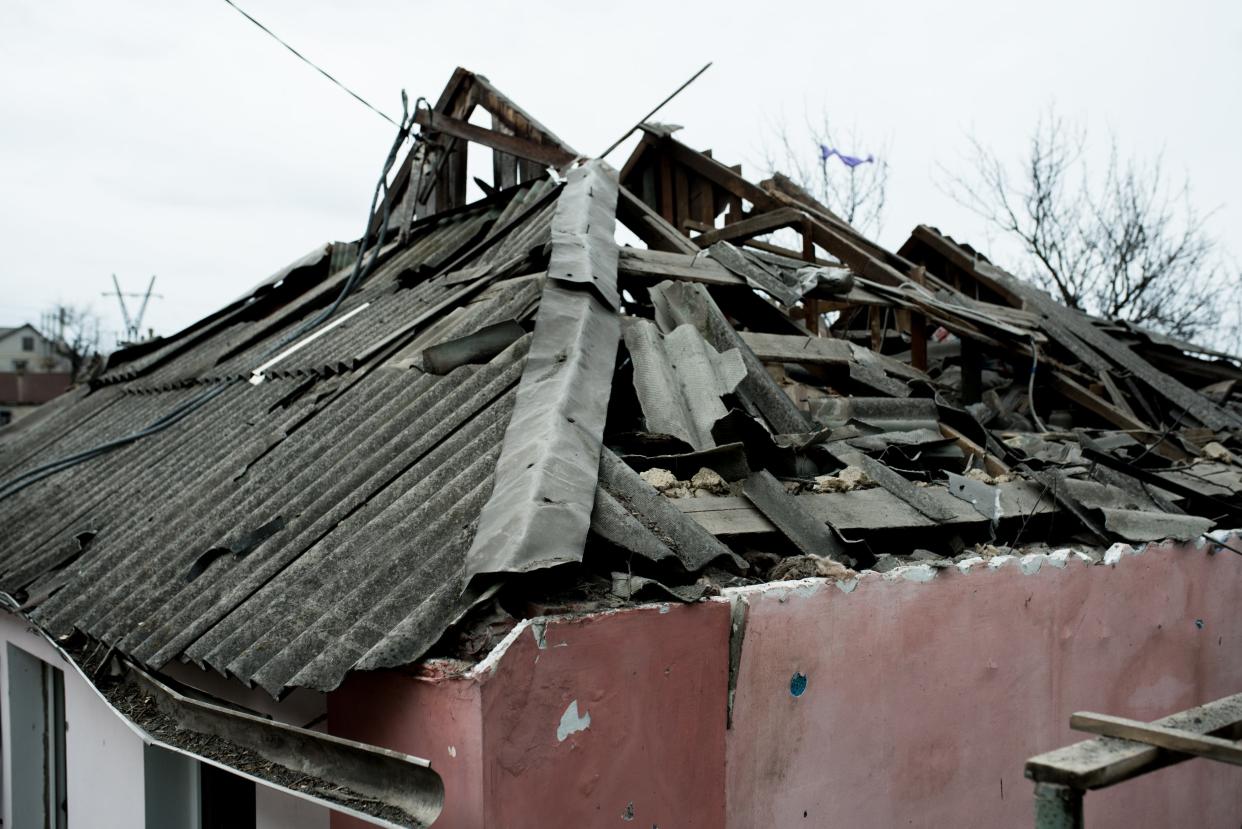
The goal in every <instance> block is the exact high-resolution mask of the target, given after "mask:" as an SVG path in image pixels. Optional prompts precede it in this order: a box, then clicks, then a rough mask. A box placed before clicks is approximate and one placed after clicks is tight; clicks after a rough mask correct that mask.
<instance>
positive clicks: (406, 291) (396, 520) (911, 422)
mask: <svg viewBox="0 0 1242 829" xmlns="http://www.w3.org/2000/svg"><path fill="white" fill-rule="evenodd" d="M476 106H481V107H484V108H485V109H487V110H488V111H489V112H491V113H492V114H493V115H494V116H495V117H496V119H497V123H498V124H499V126H500V127H502V129H497V130H487V129H484V128H481V127H475V126H473V125H471V124H469V123H468V118H469V114H470V111H471V110H472V109H473V108H474V107H476ZM419 112H420V113H421V114H420V115H419V116H418V118H417V119H416V120H417V123H419V124H420V125H422V127H423V130H422V132H421V133H420V136H419V140H418V141H417V142H416V143H415V145H414V147H413V149H412V150H411V151H410V152H409V154H408V155H407V157H406V159H405V161H404V162H403V163H402V165H401V166H400V168H399V169H398V170H397V172H396V174H395V175H394V176H393V179H392V182H391V185H390V187H389V190H388V195H387V196H386V199H387V203H386V204H385V205H383V209H382V212H383V213H384V214H386V215H394V216H397V217H399V218H398V220H397V222H396V224H395V225H394V226H393V227H391V228H389V232H388V233H387V234H382V233H381V232H380V231H381V228H382V227H383V222H382V221H380V219H379V214H380V212H381V211H377V214H376V216H375V217H373V219H372V222H371V230H370V231H369V233H368V234H367V236H366V237H365V238H364V239H363V240H360V242H359V243H353V244H341V243H334V244H329V245H324V246H322V247H321V248H318V249H316V250H315V251H312V252H311V253H310V254H308V255H307V256H304V257H302V258H301V259H299V260H297V261H296V262H294V263H293V264H292V265H291V266H289V267H288V268H286V269H284V270H283V271H281V272H280V273H278V274H275V275H273V276H272V277H270V278H268V279H266V280H264V281H263V282H261V283H260V284H259V285H258V286H257V287H256V288H255V289H254V290H253V291H252V292H250V293H249V294H247V295H246V296H244V297H242V298H240V299H239V300H237V301H235V302H233V303H231V304H230V305H228V306H226V307H225V308H223V309H221V310H220V311H217V312H216V313H214V314H211V315H209V316H207V317H205V318H204V319H203V320H202V321H200V322H199V323H196V324H195V325H193V326H190V327H189V328H187V329H186V330H184V331H182V332H180V333H179V334H177V335H175V336H173V337H169V338H167V339H165V340H161V341H156V342H153V343H148V344H143V345H140V346H136V347H134V348H131V349H127V350H126V351H124V352H121V353H119V354H117V355H114V356H113V359H112V360H111V361H110V365H109V367H108V369H107V370H106V371H105V372H104V373H103V374H102V375H101V376H99V377H98V378H96V379H95V381H94V382H93V383H92V384H91V386H90V387H89V388H82V389H77V390H75V391H73V392H71V393H70V394H67V395H65V396H63V397H62V398H60V399H59V400H57V401H54V402H53V403H52V404H50V405H49V406H47V407H46V408H45V409H44V410H42V411H40V412H39V413H36V414H35V415H32V416H31V417H30V418H28V419H27V420H26V421H22V422H19V423H18V424H17V425H16V426H14V427H10V428H8V429H5V430H3V431H0V519H2V522H3V523H2V524H0V526H2V529H0V589H2V590H3V591H4V592H6V593H8V594H9V595H11V596H14V597H16V598H17V599H18V600H19V601H21V602H22V603H24V605H25V607H26V609H27V611H28V612H29V613H30V614H31V618H33V619H34V620H35V621H36V622H37V623H38V624H40V625H42V626H44V627H45V628H47V629H48V630H51V631H54V632H56V633H68V632H73V631H76V632H79V633H81V634H84V635H85V636H86V637H89V638H90V639H93V640H98V641H100V642H103V643H106V644H108V645H111V646H114V647H116V648H117V649H118V650H119V651H120V652H122V653H125V654H127V655H128V656H129V657H130V658H132V659H133V660H135V661H137V662H139V663H141V664H143V665H145V666H147V667H149V668H155V669H158V668H159V667H160V666H162V665H163V664H166V663H168V662H169V661H171V660H174V659H183V660H191V661H194V662H197V663H199V664H200V665H203V666H210V667H212V668H214V669H216V670H218V671H220V672H223V673H225V674H228V675H232V676H234V677H237V678H238V679H240V680H242V681H244V682H246V683H257V684H259V685H262V686H263V687H264V688H266V689H268V690H269V691H271V692H272V693H274V694H278V693H280V692H282V691H283V690H285V689H287V688H290V687H295V686H300V687H309V688H317V689H330V688H333V687H335V686H336V685H337V684H338V683H339V682H340V681H341V680H342V678H343V677H344V676H345V674H346V673H347V672H349V671H351V670H367V669H375V668H382V667H391V666H398V665H403V664H407V663H410V662H412V661H414V660H417V659H418V658H420V657H422V656H423V655H425V654H426V653H428V652H429V651H430V650H432V649H434V648H436V647H444V646H445V644H444V642H445V639H444V634H445V632H446V631H448V630H451V629H454V626H455V625H464V624H467V623H468V622H469V619H470V618H471V616H470V613H471V609H472V608H475V607H478V606H480V605H483V606H485V607H487V608H491V610H489V611H487V612H488V613H491V614H493V615H495V614H499V615H501V616H504V615H506V614H507V611H503V607H509V608H514V607H518V606H523V605H524V603H527V600H528V599H529V597H530V595H533V594H532V593H531V591H535V592H538V589H539V585H546V586H547V590H548V591H556V590H561V589H562V588H565V586H566V585H570V586H571V587H573V589H574V590H583V591H586V593H587V594H590V595H609V596H611V598H612V600H624V601H628V600H632V599H633V598H634V597H635V589H634V588H635V585H636V584H642V585H645V586H647V587H651V588H652V589H653V590H654V591H655V593H656V594H660V595H670V596H681V597H686V598H693V597H699V596H702V595H705V594H707V593H710V592H711V591H712V590H714V589H716V588H718V587H719V586H721V585H725V584H733V583H747V582H754V581H760V580H763V579H765V578H769V577H779V576H780V574H781V573H786V572H790V570H789V568H788V567H785V566H783V565H782V564H781V562H782V561H784V560H786V559H787V558H788V557H790V556H791V555H798V554H801V555H811V556H821V557H828V558H834V559H836V561H837V562H852V563H853V564H854V566H859V567H867V566H873V565H876V563H877V562H878V561H879V560H880V557H881V555H887V554H890V553H909V552H913V551H914V550H915V548H916V547H917V548H923V550H924V552H925V553H926V551H927V550H931V551H933V552H934V553H937V554H940V555H943V556H945V557H946V558H947V557H950V556H954V555H956V556H958V557H961V556H964V555H974V554H976V553H977V552H979V551H980V550H993V551H995V550H1000V549H1011V548H1020V547H1022V546H1023V545H1029V544H1032V543H1041V544H1042V543H1072V542H1075V541H1077V540H1082V539H1085V540H1086V543H1088V544H1090V545H1095V546H1099V545H1101V544H1103V543H1105V542H1107V541H1109V540H1113V539H1126V540H1140V539H1143V538H1157V537H1161V536H1162V535H1170V536H1176V537H1178V538H1183V537H1192V536H1195V535H1196V534H1197V535H1202V534H1203V533H1205V532H1207V531H1208V530H1209V529H1210V528H1211V527H1212V526H1213V525H1214V522H1218V523H1223V524H1224V525H1225V526H1230V525H1236V524H1237V523H1238V522H1239V520H1240V519H1242V512H1240V510H1242V503H1240V501H1239V492H1242V479H1240V478H1239V474H1238V470H1239V467H1238V465H1237V460H1236V457H1235V453H1236V452H1238V451H1242V446H1240V445H1239V442H1238V440H1239V438H1238V435H1239V427H1240V426H1242V420H1240V419H1239V418H1240V415H1239V412H1240V411H1242V405H1240V403H1239V401H1238V399H1237V395H1236V391H1235V386H1236V381H1237V380H1238V379H1239V377H1242V370H1239V369H1238V367H1237V366H1236V365H1234V364H1233V363H1230V362H1228V361H1223V360H1222V359H1221V358H1220V357H1219V355H1208V356H1212V357H1214V359H1212V360H1207V359H1201V358H1200V357H1199V356H1197V355H1198V354H1199V352H1194V353H1191V352H1187V351H1182V350H1179V348H1178V345H1177V344H1176V343H1172V342H1170V341H1169V340H1167V339H1166V338H1160V337H1148V336H1143V335H1142V334H1141V333H1136V332H1134V331H1133V330H1132V329H1129V328H1127V327H1125V326H1118V325H1113V324H1110V323H1107V322H1105V321H1100V320H1092V319H1090V318H1088V317H1085V316H1083V315H1081V314H1077V313H1070V312H1068V311H1066V310H1065V309H1063V308H1060V306H1057V305H1056V304H1055V303H1052V301H1051V300H1050V299H1048V298H1047V297H1044V296H1042V295H1040V294H1039V293H1038V292H1036V291H1034V289H1032V288H1030V287H1029V286H1025V285H1023V284H1021V283H1020V282H1018V281H1017V280H1015V279H1014V278H1013V277H1010V276H1008V275H1007V274H1005V273H1004V272H1002V271H1000V270H999V269H997V268H996V267H995V266H993V265H991V264H990V263H988V262H987V261H986V260H985V259H983V258H982V257H980V256H979V255H978V254H977V253H975V252H974V251H972V250H970V249H969V248H967V247H966V246H963V245H960V244H958V243H956V242H954V241H953V240H951V239H949V238H948V237H946V236H943V235H942V234H940V233H939V232H937V231H934V230H932V229H930V228H926V227H920V228H918V229H917V230H916V231H915V234H914V236H912V238H911V241H910V242H908V243H907V244H906V245H905V246H903V248H902V249H901V251H899V252H897V253H894V252H890V251H886V250H884V249H883V248H881V247H879V246H878V245H876V244H875V243H874V242H871V241H870V240H868V239H866V238H865V237H863V236H862V235H861V234H859V233H858V232H857V231H855V230H854V229H853V228H851V227H849V225H848V224H846V223H844V222H843V221H842V220H841V219H840V218H839V217H838V216H837V215H836V214H835V213H834V212H833V211H832V210H831V209H829V207H827V206H825V205H822V204H819V203H818V202H816V201H815V200H814V199H812V198H811V197H810V196H809V195H808V194H807V193H806V192H805V191H804V190H802V189H801V188H799V187H798V186H797V185H796V184H794V183H793V182H791V181H789V180H788V179H785V178H784V177H782V176H774V177H773V179H771V180H769V181H766V182H763V183H762V184H758V185H757V184H754V183H751V182H750V181H748V180H746V179H745V178H744V177H742V176H741V175H740V172H739V171H738V170H737V169H735V168H730V167H728V166H726V165H723V164H721V163H720V162H719V161H717V160H715V159H713V158H711V157H710V155H708V154H705V153H698V152H696V151H694V150H691V149H690V148H688V147H686V146H685V145H683V144H681V143H680V142H678V141H677V140H676V139H675V138H673V137H672V133H671V131H669V130H667V129H658V130H657V129H653V130H648V131H647V132H646V133H645V135H644V137H643V139H642V141H641V142H640V145H639V147H638V149H637V150H636V151H635V153H634V155H633V156H632V157H631V159H630V161H629V162H627V164H626V165H625V167H624V169H623V170H622V172H621V173H620V174H619V175H618V174H616V173H614V172H613V171H611V170H610V169H609V168H607V166H606V165H604V164H603V163H602V162H593V161H592V162H583V161H582V160H581V159H579V156H578V154H577V153H576V152H574V151H573V150H572V149H571V148H569V147H568V146H567V145H565V144H564V143H563V142H560V140H559V139H557V138H556V137H555V136H554V135H553V134H551V133H550V132H548V131H547V130H546V129H545V128H543V127H542V126H541V125H539V124H538V122H536V121H534V120H533V119H531V118H530V117H529V116H528V115H526V114H525V113H523V112H522V111H521V110H520V109H518V108H517V107H515V106H513V105H512V104H511V102H508V101H507V99H504V98H503V96H501V95H500V94H499V93H498V92H497V91H496V90H495V88H494V87H492V86H491V85H490V84H488V83H487V82H486V81H484V80H483V79H481V78H479V77H478V76H475V75H472V74H471V73H468V72H465V71H464V70H459V71H458V72H457V73H455V74H454V78H453V81H452V82H451V83H450V85H449V87H448V88H447V89H446V91H445V93H444V95H442V96H441V98H440V100H439V101H438V102H437V105H436V107H435V108H434V111H433V112H430V113H429V112H426V111H423V110H419ZM468 145H474V146H479V145H481V146H484V147H490V148H491V149H492V150H493V151H494V159H493V160H494V162H495V163H494V171H495V180H494V186H493V187H488V188H485V189H487V192H488V194H487V195H486V196H485V197H484V198H483V199H480V200H479V201H477V202H475V203H472V204H466V203H465V181H466V179H465V176H466V166H465V163H464V161H465V152H466V148H467V146H468ZM553 156H555V158H557V159H562V162H561V170H560V173H564V174H565V178H564V179H562V178H561V175H560V173H558V174H557V175H549V174H548V173H547V172H546V170H545V168H544V166H543V165H544V164H545V163H547V161H548V159H549V158H552V157H553ZM575 159H577V160H575ZM663 171H667V175H665V173H664V172H663ZM747 205H749V206H747ZM617 221H620V222H622V223H624V224H625V225H626V226H627V227H628V228H629V229H630V230H631V231H633V232H634V233H635V234H636V235H637V236H638V237H639V238H640V239H642V240H643V241H644V242H645V243H646V244H647V245H648V248H649V249H647V250H638V249H633V248H621V249H618V247H617V245H616V243H615V241H614V226H615V223H616V222H617ZM776 228H784V229H787V230H788V229H792V232H795V233H797V234H799V235H800V236H801V237H802V244H801V247H800V249H789V248H784V247H781V246H780V245H779V244H777V243H776V242H775V241H774V238H775V237H770V236H768V235H767V234H768V233H769V232H770V231H771V230H773V229H776ZM360 249H364V254H363V255H364V256H366V257H367V259H368V260H370V259H371V257H373V256H374V257H376V259H377V261H378V265H377V267H375V268H374V269H371V270H370V271H369V272H367V273H366V275H365V278H363V279H362V280H361V282H359V283H358V284H356V285H355V284H354V281H355V278H354V274H355V273H358V271H357V270H356V261H357V258H358V256H359V250H360ZM347 286H349V287H348V290H346V287H347ZM326 310H330V311H331V313H329V314H327V315H326V317H325V311H326ZM1170 371H1173V372H1175V373H1176V374H1177V376H1178V377H1181V378H1182V380H1180V381H1175V380H1173V378H1172V377H1171V376H1170ZM1192 383H1193V384H1195V385H1190V384H1192ZM136 435H137V436H136ZM927 555H932V553H927ZM834 566H837V565H834ZM821 569H823V568H821ZM829 570H832V568H827V569H826V570H825V572H827V571H829ZM839 571H840V568H839V566H838V567H837V570H834V571H833V572H839ZM532 574H537V575H536V576H535V577H534V578H532ZM653 586H654V587H653ZM592 591H596V593H592ZM599 591H602V593H600V592H599ZM618 591H620V592H618ZM550 601H552V599H551V598H549V597H548V596H543V597H542V598H540V599H539V600H538V601H534V600H531V602H530V603H528V606H532V607H534V606H545V607H546V606H548V602H550ZM540 603H542V604H540Z"/></svg>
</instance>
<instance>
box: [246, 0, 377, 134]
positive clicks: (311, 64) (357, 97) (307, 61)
mask: <svg viewBox="0 0 1242 829" xmlns="http://www.w3.org/2000/svg"><path fill="white" fill-rule="evenodd" d="M224 2H226V3H228V4H229V5H230V6H232V7H233V8H234V9H235V10H236V11H237V13H238V14H240V15H241V16H242V17H244V18H246V19H247V20H249V21H250V22H251V23H253V24H254V25H256V26H258V27H259V28H260V29H262V30H263V31H264V32H266V33H267V34H268V35H269V36H270V37H271V38H272V39H273V40H275V41H276V42H277V43H279V44H280V45H281V46H283V47H285V48H286V49H288V50H289V51H290V52H292V53H293V54H294V55H295V56H296V57H297V58H298V60H300V61H302V62H303V63H305V64H306V65H307V66H309V67H310V68H312V69H314V70H315V71H316V72H318V73H319V74H320V75H323V76H324V77H325V78H327V79H328V80H330V81H332V83H334V84H336V85H337V86H338V87H340V88H341V89H342V90H344V91H345V92H346V93H347V94H349V95H350V96H351V97H353V98H354V100H356V101H358V103H360V104H362V105H363V106H364V107H366V108H367V109H369V110H371V111H372V112H374V113H375V114H376V115H378V116H379V117H381V118H383V119H384V120H385V121H387V122H388V123H390V124H392V125H393V126H394V127H396V126H400V125H399V124H398V123H397V122H396V121H394V120H392V118H390V117H388V115H386V114H385V113H383V112H381V111H380V110H378V109H376V108H375V107H374V106H372V105H371V103H370V102H369V101H367V99H366V98H363V97H362V96H361V95H359V94H358V93H357V92H354V91H353V90H352V89H350V88H349V87H348V86H346V85H345V84H343V83H341V82H340V81H338V80H337V79H336V78H334V77H332V75H331V74H329V73H328V70H326V69H324V68H323V67H322V66H319V65H318V64H316V63H315V62H314V61H312V60H311V59H310V58H308V57H306V55H303V54H302V53H301V52H299V51H298V50H297V49H294V48H293V47H292V46H290V45H289V44H288V43H285V41H283V40H281V38H280V35H278V34H276V33H275V32H273V31H272V30H271V29H269V28H267V27H266V26H264V25H263V24H262V23H260V22H259V21H257V20H255V19H254V18H253V17H251V16H250V15H249V14H248V13H247V12H246V10H245V9H243V8H241V7H240V6H238V5H237V4H236V3H234V2H233V0H224Z"/></svg>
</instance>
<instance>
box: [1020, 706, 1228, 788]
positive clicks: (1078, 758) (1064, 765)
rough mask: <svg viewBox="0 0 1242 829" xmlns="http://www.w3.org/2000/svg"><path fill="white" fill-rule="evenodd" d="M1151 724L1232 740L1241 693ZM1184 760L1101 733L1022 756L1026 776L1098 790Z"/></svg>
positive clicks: (1170, 753) (1037, 779)
mask: <svg viewBox="0 0 1242 829" xmlns="http://www.w3.org/2000/svg"><path fill="white" fill-rule="evenodd" d="M1152 725H1159V726H1164V727H1166V728H1176V729H1180V730H1184V731H1191V732H1194V733H1196V734H1206V735H1211V736H1213V737H1224V738H1226V739H1234V738H1236V737H1237V736H1239V735H1240V734H1242V694H1234V695H1233V696H1230V697H1225V698H1224V699H1219V700H1216V701H1215V702H1209V703H1207V704H1206V705H1200V706H1199V707H1197V708H1191V709H1190V710H1188V711H1180V712H1178V713H1176V714H1173V715H1171V716H1168V717H1164V718H1162V719H1159V720H1156V721H1155V722H1154V723H1152ZM1186 759H1188V758H1187V756H1186V755H1185V754H1177V753H1175V752H1171V751H1167V750H1165V749H1161V748H1157V747H1156V746H1151V745H1145V744H1143V743H1136V742H1133V741H1130V740H1118V739H1114V738H1111V737H1101V738H1097V739H1094V740H1084V741H1082V742H1078V743H1074V744H1073V745H1069V746H1065V747H1063V748H1058V749H1055V750H1053V751H1048V752H1045V753H1043V754H1040V755H1038V756H1035V757H1032V758H1031V759H1029V760H1027V761H1026V776H1027V777H1028V778H1030V779H1031V780H1035V781H1037V782H1041V783H1059V784H1062V785H1065V786H1072V787H1074V788H1076V789H1099V788H1102V787H1104V786H1111V785H1113V784H1114V783H1120V782H1122V781H1123V780H1129V779H1130V778H1132V777H1137V776H1138V775H1140V774H1146V773H1147V772H1150V771H1155V770H1156V769H1160V768H1164V767H1165V766H1170V765H1173V764H1174V763H1180V762H1182V761H1184V760H1186Z"/></svg>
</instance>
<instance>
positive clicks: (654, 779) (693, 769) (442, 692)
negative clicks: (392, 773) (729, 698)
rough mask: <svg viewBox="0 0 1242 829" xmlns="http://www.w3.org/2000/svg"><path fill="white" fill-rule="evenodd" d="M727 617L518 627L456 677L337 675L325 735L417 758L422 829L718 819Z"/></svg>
mask: <svg viewBox="0 0 1242 829" xmlns="http://www.w3.org/2000/svg"><path fill="white" fill-rule="evenodd" d="M728 626H729V607H728V605H727V604H724V603H719V602H712V603H704V604H697V605H690V606H676V607H669V606H654V605H653V606H648V607H643V608H637V609H634V610H630V611H626V612H619V613H607V614H599V615H594V616H588V617H579V618H554V619H550V620H548V621H547V622H546V624H545V623H543V622H540V623H539V624H536V625H530V624H523V625H522V626H521V627H520V628H519V629H518V630H517V631H516V632H515V634H514V635H513V637H512V638H511V639H510V640H509V641H508V642H506V643H505V645H504V646H503V652H502V653H500V654H498V655H497V656H495V657H494V658H493V659H492V660H490V661H489V663H488V664H486V665H485V666H484V667H483V668H482V669H478V670H475V671H472V672H470V673H468V674H466V675H464V676H459V677H456V678H440V679H427V678H417V677H413V676H407V675H402V674H398V673H394V672H381V673H375V674H359V675H355V676H353V677H351V678H350V680H349V681H348V682H347V683H346V684H345V685H343V686H342V687H341V688H340V689H339V690H338V691H335V692H333V693H332V694H331V695H329V702H328V724H329V730H330V731H331V732H332V733H333V734H339V735H341V736H345V737H350V738H352V739H357V740H364V741H366V742H370V743H373V744H375V745H381V746H385V747H388V748H393V749H397V750H400V751H406V752H409V753H411V754H414V755H417V756H421V757H426V758H428V759H430V760H431V761H432V768H434V769H435V770H436V771H438V772H439V773H440V775H441V776H442V777H443V779H444V786H445V801H446V805H445V811H444V813H443V815H442V816H441V818H440V819H439V820H438V821H437V822H436V824H435V825H436V829H481V828H482V827H486V829H525V827H539V829H547V828H548V827H561V826H566V827H576V828H577V827H592V826H617V827H630V826H634V827H642V829H648V827H652V826H663V827H680V828H681V829H695V827H703V829H708V828H709V827H710V828H711V829H716V828H717V827H720V826H722V825H724V820H725V814H724V810H725V798H724V756H725V733H724V732H725V729H724V726H725V704H724V700H725V696H726V688H727V684H728V669H729V668H728ZM571 703H576V709H575V710H576V716H571V717H569V718H568V719H566V716H565V715H566V711H567V709H569V707H570V704H571ZM588 716H589V717H590V723H589V724H588V725H586V727H585V728H581V729H580V730H572V731H571V730H570V729H569V728H568V726H569V725H571V724H573V725H579V726H581V725H582V724H583V723H584V721H585V720H586V718H587V717H588ZM563 722H565V727H562V723H563ZM558 731H559V732H560V733H558ZM449 746H453V747H454V751H455V756H453V755H451V754H450V753H449V752H448V748H449ZM363 825H364V824H362V823H360V822H357V821H353V820H350V819H349V818H346V817H344V816H341V815H333V817H332V827H333V829H360V827H361V826H363Z"/></svg>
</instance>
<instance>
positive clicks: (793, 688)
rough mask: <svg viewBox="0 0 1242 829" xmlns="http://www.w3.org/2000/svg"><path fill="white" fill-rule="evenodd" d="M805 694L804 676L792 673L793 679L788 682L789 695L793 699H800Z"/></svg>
mask: <svg viewBox="0 0 1242 829" xmlns="http://www.w3.org/2000/svg"><path fill="white" fill-rule="evenodd" d="M805 692H806V674H801V673H798V672H797V671H795V672H794V675H793V677H792V678H791V679H790V680H789V693H791V694H793V695H794V696H795V697H800V696H802V695H803V694H804V693H805Z"/></svg>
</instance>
